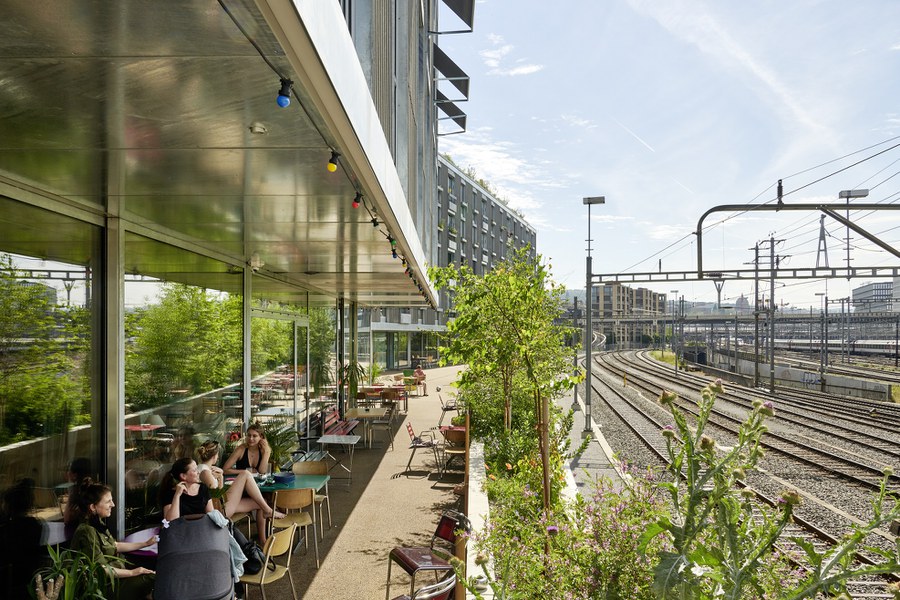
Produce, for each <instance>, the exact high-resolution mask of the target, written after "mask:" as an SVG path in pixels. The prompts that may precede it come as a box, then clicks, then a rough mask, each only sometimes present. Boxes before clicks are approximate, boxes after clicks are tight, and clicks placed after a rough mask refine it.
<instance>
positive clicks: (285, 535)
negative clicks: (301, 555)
mask: <svg viewBox="0 0 900 600" xmlns="http://www.w3.org/2000/svg"><path fill="white" fill-rule="evenodd" d="M296 529H297V525H296V524H295V523H291V525H290V527H288V528H286V529H279V530H278V531H276V532H275V533H273V534H272V535H270V536H269V538H268V539H267V540H266V546H265V548H263V553H264V554H265V555H266V562H267V563H268V562H269V559H270V558H274V557H276V556H282V555H284V554H285V553H287V564H286V565H285V566H290V564H291V548H292V547H293V544H292V542H293V538H294V530H296ZM264 570H268V569H265V568H264Z"/></svg>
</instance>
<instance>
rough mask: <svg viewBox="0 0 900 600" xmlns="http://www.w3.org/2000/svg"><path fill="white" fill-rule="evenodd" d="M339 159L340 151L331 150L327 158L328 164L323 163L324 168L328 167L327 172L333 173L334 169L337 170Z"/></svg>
mask: <svg viewBox="0 0 900 600" xmlns="http://www.w3.org/2000/svg"><path fill="white" fill-rule="evenodd" d="M339 160H341V153H340V152H338V151H337V150H332V151H331V158H329V159H328V164H327V165H325V168H326V169H328V172H329V173H334V172H335V171H337V166H338V161H339Z"/></svg>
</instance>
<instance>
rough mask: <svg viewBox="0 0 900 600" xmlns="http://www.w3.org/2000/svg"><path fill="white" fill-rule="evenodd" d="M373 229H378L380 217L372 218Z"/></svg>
mask: <svg viewBox="0 0 900 600" xmlns="http://www.w3.org/2000/svg"><path fill="white" fill-rule="evenodd" d="M372 227H378V217H372Z"/></svg>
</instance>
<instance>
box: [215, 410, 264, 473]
mask: <svg viewBox="0 0 900 600" xmlns="http://www.w3.org/2000/svg"><path fill="white" fill-rule="evenodd" d="M271 456H272V450H271V448H269V443H268V442H266V434H265V432H263V428H262V425H260V424H259V423H252V424H250V426H249V427H247V435H246V436H244V442H243V443H242V444H238V447H237V448H235V449H234V452H232V453H231V456H229V457H228V460H226V461H225V464H224V465H222V470H223V471H225V473H226V474H228V475H237V474H238V473H240V472H241V471H248V470H249V471H250V472H251V473H268V472H269V457H271Z"/></svg>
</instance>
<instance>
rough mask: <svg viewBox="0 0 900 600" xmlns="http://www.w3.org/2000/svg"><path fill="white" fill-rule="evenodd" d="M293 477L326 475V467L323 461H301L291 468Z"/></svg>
mask: <svg viewBox="0 0 900 600" xmlns="http://www.w3.org/2000/svg"><path fill="white" fill-rule="evenodd" d="M291 470H292V471H293V472H294V475H328V465H327V464H326V463H325V461H324V460H301V461H300V462H295V463H294V466H293V467H291Z"/></svg>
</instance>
